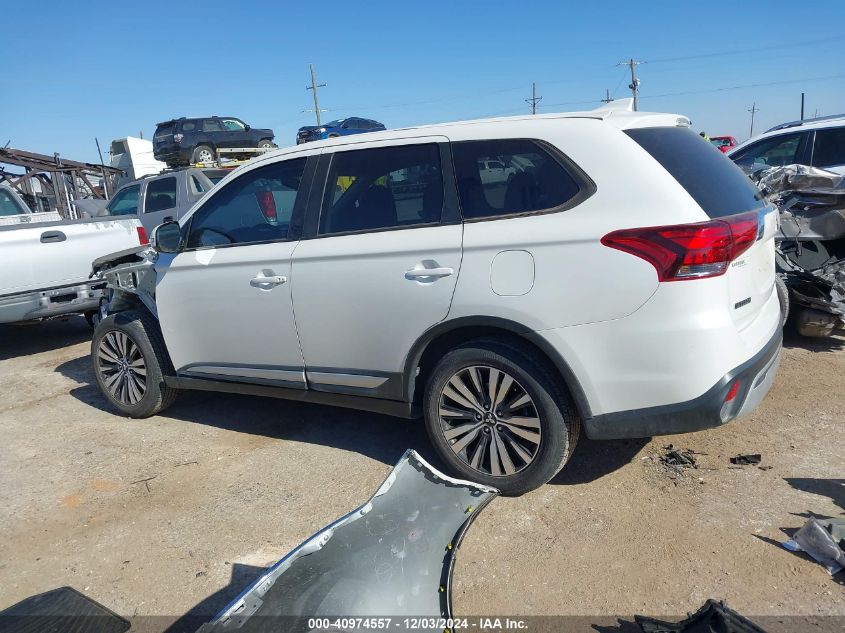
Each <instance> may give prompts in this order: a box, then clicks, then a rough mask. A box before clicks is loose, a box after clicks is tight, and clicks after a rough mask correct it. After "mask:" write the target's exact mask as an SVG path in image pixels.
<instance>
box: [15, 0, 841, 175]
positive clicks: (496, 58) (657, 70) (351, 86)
mask: <svg viewBox="0 0 845 633" xmlns="http://www.w3.org/2000/svg"><path fill="white" fill-rule="evenodd" d="M796 6H797V5H795V3H794V2H785V1H780V0H770V1H769V2H763V3H745V2H736V1H733V2H707V3H702V2H695V3H692V2H690V3H685V2H678V1H677V0H676V1H675V2H613V1H610V0H605V1H604V2H593V3H568V2H552V1H548V2H526V1H523V2H498V1H496V0H486V1H465V2H460V1H458V0H453V1H452V2H441V1H439V0H427V1H426V2H412V3H404V2H396V0H391V1H390V2H381V1H371V2H360V3H352V2H322V3H310V2H280V1H276V2H251V1H247V0H240V1H237V0H228V1H227V2H217V1H215V0H204V1H203V2H191V3H188V2H178V1H175V2H174V1H171V2H158V1H157V0H155V1H153V0H150V1H145V2H123V3H120V2H114V1H110V2H78V3H76V2H73V3H71V2H58V1H57V2H43V1H42V2H38V1H36V2H35V3H33V5H30V7H29V10H27V11H24V12H23V14H22V15H24V14H25V15H27V17H26V18H25V19H23V18H22V19H19V20H13V21H12V20H8V21H7V23H6V25H5V27H4V31H5V32H4V35H3V38H2V40H0V54H1V55H2V59H3V62H4V68H5V69H6V72H5V73H4V78H3V84H4V85H3V87H2V91H0V121H2V124H0V136H2V138H0V144H5V143H6V141H10V145H11V146H13V147H17V148H21V149H27V150H31V151H40V152H45V153H52V152H54V151H58V152H60V153H61V154H62V156H64V157H66V158H70V159H77V160H88V161H95V160H97V153H96V147H95V145H94V137H95V136H96V137H99V139H100V144H101V145H102V146H103V147H108V144H109V142H110V141H111V140H112V139H115V138H120V137H123V136H128V135H138V133H139V132H141V131H142V132H143V134H144V137H145V138H151V137H152V133H153V131H154V130H155V124H156V123H157V122H158V121H161V120H165V119H168V118H172V117H178V116H199V115H208V114H217V115H233V116H239V117H241V118H242V119H244V120H245V121H247V122H248V123H250V124H251V125H253V126H256V127H272V128H273V129H274V130H275V131H276V135H277V136H276V142H277V143H278V144H279V145H282V146H284V145H289V144H291V143H293V139H294V135H295V132H296V129H297V128H298V127H299V126H301V125H309V124H312V123H313V120H314V119H313V117H314V115H313V114H307V113H302V110H304V109H307V108H309V107H312V105H313V104H312V103H311V96H310V93H309V92H307V91H306V90H305V85H306V83H307V81H308V78H309V77H308V64H309V63H314V64H315V67H316V70H317V77H318V80H319V81H320V82H325V83H327V84H328V85H327V86H326V87H325V88H323V89H321V90H320V102H321V103H320V105H321V107H324V108H327V109H328V110H329V111H328V112H326V113H324V114H323V116H324V121H325V120H328V119H332V118H339V117H343V116H350V115H357V116H365V117H370V118H375V119H378V120H381V121H383V122H384V123H385V124H386V125H387V126H388V127H399V126H405V125H413V124H419V123H435V122H441V121H450V120H459V119H467V118H477V117H484V116H491V115H507V114H519V113H523V112H527V111H528V106H527V104H525V102H524V101H523V100H524V99H525V98H526V97H529V96H530V91H531V82H532V81H536V82H537V91H538V94H539V95H542V96H543V100H542V101H541V102H540V106H541V108H540V111H541V112H553V111H566V110H580V109H591V108H593V107H596V106H598V105H600V103H599V99H601V98H602V97H603V96H604V94H605V90H606V89H609V90H610V91H611V94H612V95H613V96H615V97H624V96H628V90H627V85H628V81H629V79H628V77H627V75H626V72H627V71H626V69H625V68H622V67H617V66H616V65H615V64H616V63H617V62H618V61H620V60H622V59H628V58H629V57H632V56H633V57H634V58H635V59H639V60H643V61H645V62H647V63H645V64H643V65H641V66H639V67H638V68H637V72H638V73H639V76H640V78H641V81H642V85H641V96H642V101H641V107H640V109H641V110H657V111H669V112H677V113H682V114H685V115H687V116H689V117H690V118H691V119H692V121H693V127H694V128H695V129H696V130H702V129H703V130H706V131H707V132H708V133H709V134H711V135H716V134H731V135H734V136H736V137H737V138H738V139H740V140H742V139H744V138H746V137H747V136H748V132H749V119H750V115H749V113H748V112H747V110H748V108H750V107H751V104H752V103H753V102H756V104H757V107H758V108H759V109H760V111H759V112H758V114H757V119H756V123H755V129H756V130H758V131H763V130H764V129H766V128H768V127H771V126H772V125H774V124H776V123H780V122H783V121H785V120H791V119H796V118H798V116H799V107H800V95H801V92H802V91H804V92H806V113H807V116H812V115H813V113H814V112H815V111H816V110H818V112H819V113H820V114H834V113H840V112H845V63H843V62H845V36H843V35H842V24H845V3H843V2H841V1H824V0H818V1H816V2H814V3H813V6H812V8H807V9H803V10H799V9H797V8H796ZM36 14H37V16H36ZM819 78H826V79H819ZM774 82H778V83H777V85H771V84H773V83H774ZM750 84H757V85H756V86H754V87H742V88H737V89H733V88H734V87H736V86H749V85H750ZM764 84H769V85H764ZM679 93H683V94H679ZM690 93H695V94H690ZM106 160H108V156H106Z"/></svg>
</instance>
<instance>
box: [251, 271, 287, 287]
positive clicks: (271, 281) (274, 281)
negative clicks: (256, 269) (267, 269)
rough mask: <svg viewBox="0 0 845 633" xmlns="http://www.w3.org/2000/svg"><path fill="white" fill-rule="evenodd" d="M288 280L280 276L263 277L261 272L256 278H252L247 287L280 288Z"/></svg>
mask: <svg viewBox="0 0 845 633" xmlns="http://www.w3.org/2000/svg"><path fill="white" fill-rule="evenodd" d="M287 280H288V278H287V277H283V276H282V275H269V276H268V275H265V274H264V273H263V272H260V273H258V276H257V277H253V278H252V279H250V280H249V285H250V286H252V287H253V288H263V289H265V290H266V289H268V288H274V287H276V286H281V285H282V284H283V283H286V282H287Z"/></svg>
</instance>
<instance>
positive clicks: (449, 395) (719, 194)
mask: <svg viewBox="0 0 845 633" xmlns="http://www.w3.org/2000/svg"><path fill="white" fill-rule="evenodd" d="M630 108H631V102H630V100H625V101H621V100H620V101H616V102H614V103H613V104H610V105H608V106H606V107H604V108H602V109H600V110H597V111H590V112H581V113H571V114H555V115H543V116H523V117H512V118H504V119H491V120H485V121H474V122H471V123H467V122H463V123H453V124H441V125H433V126H424V127H417V128H408V129H402V130H394V131H386V132H379V133H375V134H371V135H369V136H368V137H367V138H366V139H361V138H356V139H349V138H337V139H330V140H325V141H318V142H315V143H312V144H308V145H306V146H297V147H293V148H289V149H286V150H282V151H279V152H274V153H273V154H272V155H269V156H264V157H261V158H258V159H256V160H254V161H252V162H251V163H250V164H247V165H245V166H243V167H241V168H239V169H238V170H237V171H236V172H234V173H232V174H231V175H229V176H227V177H226V178H225V179H224V180H223V181H222V182H221V183H220V184H219V185H218V186H217V187H216V188H215V189H214V190H213V191H212V192H211V193H210V194H209V195H207V196H206V197H204V198H203V199H202V200H201V201H200V203H198V204H197V205H196V206H195V207H194V208H193V209H192V210H191V212H189V213H188V214H187V215H186V216H185V217H184V218H182V219H181V220H179V221H174V222H167V223H164V224H162V225H160V226H159V227H158V228H157V229H156V230H155V233H154V240H153V241H154V243H155V250H154V251H153V250H150V249H147V250H141V249H139V250H138V251H137V252H134V253H127V254H123V255H121V256H120V257H113V258H104V259H102V260H100V261H98V262H95V272H96V273H97V274H98V275H99V276H100V277H101V278H104V279H107V280H108V282H109V287H110V290H111V293H112V294H111V299H110V302H109V304H108V309H107V312H108V314H109V316H108V317H107V318H105V319H104V320H103V321H102V322H101V323H100V324H99V326H98V327H97V329H96V331H95V334H94V338H93V341H92V344H91V358H92V362H93V366H94V373H95V376H96V380H97V383H98V384H99V386H100V388H101V389H102V391H103V393H104V394H105V397H106V398H107V399H108V401H109V402H110V403H111V405H112V406H113V407H114V408H116V409H117V410H119V411H120V412H122V413H123V414H124V415H127V416H131V417H136V418H144V417H149V416H152V415H155V414H157V413H159V412H160V411H163V410H164V409H165V408H166V407H168V406H169V405H170V404H172V403H173V401H174V399H175V398H176V395H177V393H178V391H179V390H180V389H199V390H210V391H226V392H236V393H247V394H257V395H265V396H275V397H281V398H288V399H294V400H300V401H305V402H316V403H324V404H331V405H337V406H344V407H352V408H357V409H362V410H367V411H375V412H379V413H385V414H390V415H396V416H404V417H411V418H414V417H420V416H421V417H423V418H424V424H425V426H426V429H427V431H428V434H429V437H430V439H431V441H432V444H433V445H434V447H435V449H436V450H437V452H438V454H439V456H440V458H441V459H442V460H443V461H444V462H445V463H446V464H447V465H448V466H449V468H450V469H451V470H452V471H453V472H454V473H456V474H458V475H459V476H461V477H463V478H465V479H469V480H472V481H477V482H480V483H482V484H485V485H490V486H493V487H496V488H498V489H499V490H501V491H502V492H503V493H504V494H509V495H515V494H521V493H524V492H526V491H528V490H531V489H533V488H536V487H537V486H539V485H541V484H543V483H545V482H547V481H548V480H549V479H550V478H551V477H553V476H554V474H555V473H556V472H557V471H558V470H559V469H560V468H561V467H562V466H563V465H564V464H565V463H566V461H567V460H568V459H569V457H570V456H571V454H572V451H573V449H574V448H575V445H576V443H577V441H578V437H579V435H580V434H581V432H582V431H583V432H584V433H585V434H586V436H587V437H589V438H592V439H612V438H631V437H649V436H653V435H660V434H667V433H683V432H688V431H696V430H700V429H705V428H710V427H718V426H720V425H722V424H725V423H726V422H728V421H730V420H733V419H735V418H737V417H739V416H741V415H743V414H745V413H747V412H748V411H750V410H752V409H754V408H755V407H756V406H757V404H758V403H759V402H760V401H761V399H762V398H763V397H764V395H765V394H766V392H767V391H768V389H769V387H770V386H771V384H772V381H773V379H774V376H775V373H776V369H777V366H778V361H779V358H780V343H781V327H780V326H781V323H780V318H781V311H780V305H779V301H778V296H777V293H776V291H775V267H774V237H775V233H776V231H777V218H776V213H775V209H774V207H773V206H772V205H770V204H768V203H766V202H765V201H764V200H763V199H762V198H761V196H760V193H759V190H758V189H757V188H756V187H755V186H754V185H753V183H752V182H751V181H750V180H749V179H748V178H747V177H746V176H745V174H743V172H742V171H741V170H739V169H738V168H736V167H735V166H734V165H733V164H732V163H731V162H730V161H728V160H725V159H724V158H723V157H722V156H721V155H719V153H718V152H714V151H713V150H712V148H710V147H708V145H707V144H705V143H702V142H701V138H700V137H699V136H698V135H697V134H696V133H695V132H693V131H691V130H690V129H689V120H688V119H687V118H685V117H682V116H678V115H674V114H654V113H643V112H633V111H631V110H630ZM503 158H506V159H508V160H507V161H506V162H507V163H508V164H515V165H521V166H525V169H523V170H521V171H519V172H518V173H515V174H513V176H512V177H511V178H510V180H509V183H508V184H507V186H506V187H501V185H500V184H499V183H498V182H496V183H493V185H489V184H488V185H485V183H484V181H483V179H482V173H481V172H482V170H483V169H484V168H485V166H486V165H489V162H490V161H493V160H502V159H503ZM399 173H401V174H402V175H403V176H402V178H401V179H398V180H396V182H398V183H399V184H400V186H401V190H398V191H394V185H393V183H394V178H393V175H394V174H399ZM410 177H413V178H416V179H417V181H418V182H417V183H416V186H414V187H410V186H409V183H408V178H410ZM294 314H295V315H296V316H295V318H294ZM362 433H366V430H365V429H363V428H362Z"/></svg>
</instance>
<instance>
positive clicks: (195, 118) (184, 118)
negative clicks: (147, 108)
mask: <svg viewBox="0 0 845 633" xmlns="http://www.w3.org/2000/svg"><path fill="white" fill-rule="evenodd" d="M200 119H237V120H238V121H242V120H243V119H241V118H240V117H236V116H220V115H219V114H211V115H209V116H180V117H179V118H177V119H167V121H162V122H161V123H156V127H159V126H160V125H170V124H171V123H178V122H179V121H199V120H200Z"/></svg>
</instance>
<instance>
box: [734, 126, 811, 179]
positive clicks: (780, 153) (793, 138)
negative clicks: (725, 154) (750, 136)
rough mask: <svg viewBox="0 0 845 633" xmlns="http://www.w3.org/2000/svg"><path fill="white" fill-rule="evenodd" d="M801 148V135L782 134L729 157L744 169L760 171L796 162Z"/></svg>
mask: <svg viewBox="0 0 845 633" xmlns="http://www.w3.org/2000/svg"><path fill="white" fill-rule="evenodd" d="M800 146H801V133H800V132H798V133H795V134H782V135H780V136H773V137H771V138H767V139H763V140H762V141H758V142H757V143H754V144H753V145H750V146H749V147H747V148H746V149H744V150H742V151H741V152H737V153H736V154H733V155H732V156H731V160H733V161H734V162H735V163H737V164H738V165H741V166H742V167H745V168H752V169H755V170H756V169H762V168H765V167H783V166H784V165H792V164H794V163H796V162H798V148H799V147H800Z"/></svg>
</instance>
